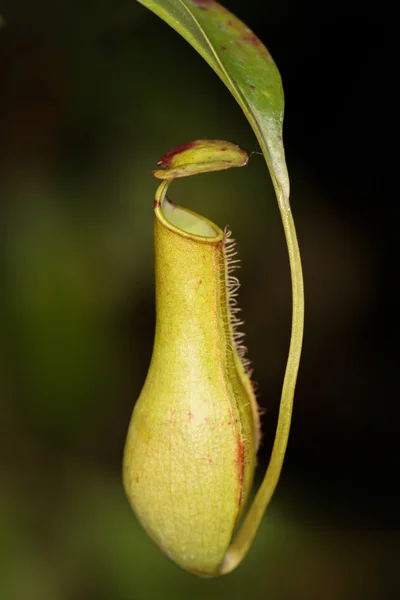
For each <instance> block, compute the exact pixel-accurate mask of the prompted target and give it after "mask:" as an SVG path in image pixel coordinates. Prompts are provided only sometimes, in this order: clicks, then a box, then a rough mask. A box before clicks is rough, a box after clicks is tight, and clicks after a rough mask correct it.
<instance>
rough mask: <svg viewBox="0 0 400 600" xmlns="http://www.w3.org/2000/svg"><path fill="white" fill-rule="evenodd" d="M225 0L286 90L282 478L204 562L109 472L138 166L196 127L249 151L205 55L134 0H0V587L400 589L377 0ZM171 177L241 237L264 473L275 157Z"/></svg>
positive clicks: (137, 355) (125, 369) (274, 330)
mask: <svg viewBox="0 0 400 600" xmlns="http://www.w3.org/2000/svg"><path fill="white" fill-rule="evenodd" d="M225 6H226V7H228V8H230V9H232V10H233V11H234V12H235V13H236V14H237V15H238V16H240V17H241V18H242V19H243V20H244V21H245V22H246V23H247V24H248V25H249V26H250V27H251V28H252V29H253V30H254V31H255V32H256V33H257V34H258V35H259V36H260V37H261V38H262V39H263V40H264V41H265V43H266V44H267V46H268V47H269V49H270V51H271V53H272V55H273V56H274V58H275V60H276V62H277V64H278V66H279V68H280V71H281V74H282V77H283V81H284V87H285V92H286V121H285V147H286V150H287V159H288V165H289V172H290V174H291V185H292V207H293V211H294V214H295V219H296V223H297V228H298V235H299V240H300V246H301V249H302V255H303V263H304V275H305V285H306V302H307V314H306V335H305V343H304V353H303V358H302V364H301V370H300V377H299V383H298V388H297V393H296V404H295V412H294V420H293V429H292V435H291V440H290V444H289V449H288V455H287V460H286V463H285V467H284V470H283V475H282V478H281V482H280V484H279V487H278V490H277V492H276V494H275V496H274V498H273V501H272V503H271V505H270V508H269V510H268V511H267V514H266V516H265V518H264V521H263V524H262V527H261V530H260V532H259V534H258V536H257V539H256V542H255V544H254V546H253V548H252V549H251V551H250V553H249V555H248V557H247V559H246V560H245V562H244V563H243V565H242V566H241V567H240V568H239V569H238V570H237V571H236V572H234V573H233V574H231V575H229V576H227V577H224V578H221V579H218V580H202V579H199V578H196V577H195V576H193V575H189V574H186V573H184V572H183V571H181V570H179V569H178V568H177V567H175V566H174V565H173V564H172V563H170V562H169V560H168V559H167V558H165V557H164V556H163V555H161V553H160V552H159V551H158V549H157V548H155V546H154V545H153V544H152V542H151V541H150V540H149V539H148V538H147V537H146V535H145V534H144V532H143V531H142V529H141V528H140V526H139V525H138V524H137V522H136V520H135V517H134V515H133V513H132V512H131V510H130V508H129V506H128V503H127V500H126V498H125V496H124V493H123V490H122V486H121V474H120V471H121V458H122V451H123V446H124V438H125V435H126V431H127V426H128V422H129V418H130V414H131V411H132V408H133V405H134V402H135V400H136V398H137V397H138V394H139V392H140V389H141V386H142V384H143V381H144V377H145V375H146V370H147V367H148V363H149V360H150V355H151V349H152V341H153V333H154V283H153V266H152V265H153V250H152V199H153V194H154V190H155V188H156V185H157V184H156V181H155V180H154V179H153V177H152V175H151V169H152V168H154V167H155V165H156V162H157V160H158V159H159V158H160V156H161V155H162V154H163V153H164V152H166V151H167V150H168V149H170V148H172V147H174V146H176V145H178V144H180V143H183V142H186V141H189V140H193V139H197V138H207V137H209V138H222V139H227V140H230V141H233V142H236V143H238V144H240V145H241V146H242V147H244V148H246V149H247V150H248V151H249V152H250V151H252V150H255V151H257V146H256V144H255V140H254V136H253V134H252V132H251V130H250V128H249V126H248V125H247V122H246V120H245V118H244V117H243V116H242V114H241V112H240V110H239V109H238V107H237V106H236V105H235V102H234V101H233V99H232V98H231V97H230V96H229V94H228V92H227V91H226V90H225V89H224V87H223V85H222V84H221V83H220V82H219V80H218V79H217V77H216V76H215V75H214V73H213V72H212V71H211V70H210V69H209V67H208V66H207V65H206V64H205V63H204V62H203V61H202V59H201V58H200V57H199V56H198V55H197V54H196V53H195V52H194V51H193V50H192V49H191V48H190V47H189V46H188V45H187V44H186V43H185V42H184V41H183V40H182V39H181V38H180V37H179V36H178V35H177V34H175V33H174V32H173V31H172V30H170V29H169V28H168V27H167V26H166V25H165V24H164V23H162V22H161V21H159V20H158V19H157V18H156V17H155V16H153V15H152V14H151V13H149V12H147V11H146V10H145V9H144V8H142V7H141V6H140V5H138V3H136V2H135V1H134V0H129V1H128V0H116V1H112V0H98V1H97V2H93V1H88V0H80V1H77V0H68V1H66V0H65V1H61V0H59V2H49V1H46V0H38V1H37V2H32V1H31V0H8V1H6V2H5V3H3V4H0V8H1V12H2V13H3V14H4V16H5V17H6V19H7V25H6V26H5V27H3V28H2V29H1V30H0V281H1V290H2V292H1V294H0V332H1V333H0V468H1V472H0V598H1V600H153V599H154V600H158V599H169V598H171V599H177V600H179V599H181V598H182V599H183V598H194V599H203V598H204V599H205V598H207V599H208V598H209V599H214V598H215V599H217V598H223V599H225V598H226V599H228V598H229V599H232V600H234V599H236V598H243V597H245V598H252V599H254V600H257V599H264V598H268V599H271V600H292V599H293V600H320V599H323V600H347V599H349V600H350V599H351V600H357V599H368V600H369V599H371V600H372V599H377V600H378V599H383V600H386V599H391V598H396V597H397V598H398V597H400V577H399V562H400V561H399V558H400V544H399V537H400V536H399V522H400V520H399V516H400V511H399V503H398V500H399V496H398V493H397V492H396V479H397V476H398V471H399V469H398V466H399V461H398V456H399V454H398V449H397V438H398V431H399V428H398V422H399V417H400V409H399V403H398V391H397V388H396V386H395V381H394V377H395V374H396V369H398V349H397V345H398V342H397V340H398V335H397V331H396V322H395V317H394V315H395V313H394V310H395V302H397V301H396V298H395V294H394V293H393V287H392V277H393V275H394V274H395V272H396V270H398V266H397V263H396V258H395V254H394V241H393V240H394V234H395V229H394V227H395V219H394V218H393V219H392V218H390V217H389V223H387V222H385V219H386V217H387V213H386V215H385V208H384V207H385V203H386V202H387V201H388V198H392V197H393V196H392V190H391V185H394V184H393V182H390V181H387V180H384V178H383V174H384V173H385V170H386V162H385V161H386V159H385V150H384V149H385V147H386V143H387V141H388V139H389V135H390V132H387V131H385V129H384V127H381V126H380V125H381V123H380V119H381V118H384V116H385V114H386V113H387V110H388V102H390V101H389V97H390V90H389V91H388V92H386V96H385V92H384V98H383V101H382V102H381V100H380V98H379V90H380V89H381V88H380V85H381V83H380V82H381V81H383V80H385V76H386V75H387V76H388V77H389V75H390V68H389V67H387V66H385V60H384V58H385V57H386V56H387V51H386V49H385V45H386V43H387V38H386V36H385V33H384V31H383V30H382V29H381V27H380V23H379V14H378V15H377V14H376V12H374V14H369V13H365V12H362V13H360V11H359V7H358V6H357V5H356V4H354V3H351V2H350V3H349V2H347V3H344V2H343V3H340V2H338V3H336V4H335V5H332V6H330V8H329V11H328V10H327V8H326V7H325V8H324V5H323V4H320V3H316V2H311V1H310V0H308V1H306V2H305V3H301V4H298V3H296V2H290V1H289V0H287V1H285V2H278V1H277V0H270V1H268V2H265V1H264V0H249V1H248V2H246V3H242V2H240V1H239V0H236V1H233V0H231V1H228V0H226V2H225ZM371 32H373V33H374V35H373V38H371ZM371 39H373V42H371ZM385 69H386V71H385ZM389 85H390V84H389ZM382 105H383V106H382ZM375 115H377V116H375ZM376 149H377V150H376ZM171 193H172V198H173V199H174V200H175V201H176V202H179V203H181V204H183V205H185V206H188V207H190V208H192V209H194V210H197V211H199V212H200V213H201V214H204V215H205V216H207V217H209V218H210V219H212V220H214V221H215V222H216V223H218V224H219V225H220V226H222V227H223V226H225V225H226V224H229V226H230V227H231V229H232V231H233V233H234V237H235V238H236V239H237V240H238V244H237V245H238V250H239V253H240V256H241V258H242V268H241V271H240V277H241V283H242V289H241V294H240V299H241V306H242V308H243V313H244V318H245V320H246V332H247V345H248V346H249V348H250V357H251V358H252V361H253V365H254V369H255V375H254V379H255V380H256V381H257V382H258V395H259V402H260V405H261V406H262V407H263V409H264V415H263V432H264V437H263V445H262V448H261V451H260V459H259V476H258V478H259V479H260V477H261V476H262V474H263V471H264V470H265V467H266V465H267V462H268V456H269V453H270V450H271V445H272V440H273V434H274V428H275V423H276V415H277V410H278V406H279V397H280V389H281V384H282V377H283V373H284V368H285V361H286V355H287V350H288V342H289V334H290V302H291V298H290V282H289V270H288V264H287V256H286V248H285V242H284V237H283V232H282V227H281V224H280V217H279V214H278V210H277V206H276V201H275V199H274V196H273V191H272V188H271V184H270V180H269V175H268V171H267V169H266V167H265V164H264V162H263V159H262V157H261V156H259V155H258V154H257V153H255V154H254V155H253V156H252V157H251V160H250V162H249V165H248V166H247V167H246V168H245V169H240V170H239V169H238V170H232V171H229V172H221V173H215V174H210V175H201V176H198V177H194V178H189V179H188V180H182V181H180V182H178V183H177V184H175V185H174V187H173V189H172V192H171ZM393 193H394V192H393ZM392 234H393V237H392ZM396 434H397V435H396Z"/></svg>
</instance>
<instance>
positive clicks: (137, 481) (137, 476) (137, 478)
mask: <svg viewBox="0 0 400 600" xmlns="http://www.w3.org/2000/svg"><path fill="white" fill-rule="evenodd" d="M135 481H136V483H139V475H136V477H135Z"/></svg>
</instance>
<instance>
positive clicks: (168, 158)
mask: <svg viewBox="0 0 400 600" xmlns="http://www.w3.org/2000/svg"><path fill="white" fill-rule="evenodd" d="M195 146H196V142H186V144H181V145H180V146H177V147H176V148H173V149H172V150H168V152H166V153H165V154H164V156H162V157H161V158H160V160H159V161H158V163H157V165H158V166H159V167H165V168H166V169H169V168H170V166H171V162H172V159H173V158H174V156H176V155H177V154H180V153H181V152H185V150H190V148H194V147H195Z"/></svg>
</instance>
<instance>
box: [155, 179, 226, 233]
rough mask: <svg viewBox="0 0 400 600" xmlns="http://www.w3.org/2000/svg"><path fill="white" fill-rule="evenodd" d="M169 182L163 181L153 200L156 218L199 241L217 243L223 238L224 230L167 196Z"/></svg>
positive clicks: (172, 229) (169, 227)
mask: <svg viewBox="0 0 400 600" xmlns="http://www.w3.org/2000/svg"><path fill="white" fill-rule="evenodd" d="M170 183H171V182H170V181H163V182H162V184H161V185H160V186H159V188H158V190H157V194H156V199H155V200H154V213H155V215H156V217H157V219H158V220H159V221H160V222H161V223H162V224H163V225H164V226H165V227H167V228H168V229H170V230H171V231H174V232H175V233H177V234H179V235H181V236H183V237H188V238H190V239H193V240H197V241H199V242H203V243H204V242H207V243H212V244H214V243H215V244H218V243H220V242H221V241H223V239H224V232H223V231H222V229H221V228H220V227H218V225H215V223H213V222H212V221H210V220H209V219H206V218H205V217H203V216H202V215H199V214H198V213H196V212H194V211H192V210H189V209H188V208H184V207H183V206H179V205H178V204H175V203H174V202H172V201H171V200H170V199H169V198H168V197H167V188H168V186H169V184H170Z"/></svg>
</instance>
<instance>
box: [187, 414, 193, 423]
mask: <svg viewBox="0 0 400 600" xmlns="http://www.w3.org/2000/svg"><path fill="white" fill-rule="evenodd" d="M193 417H194V414H193V413H192V412H191V411H189V412H188V419H189V421H190V422H192V421H193Z"/></svg>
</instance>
